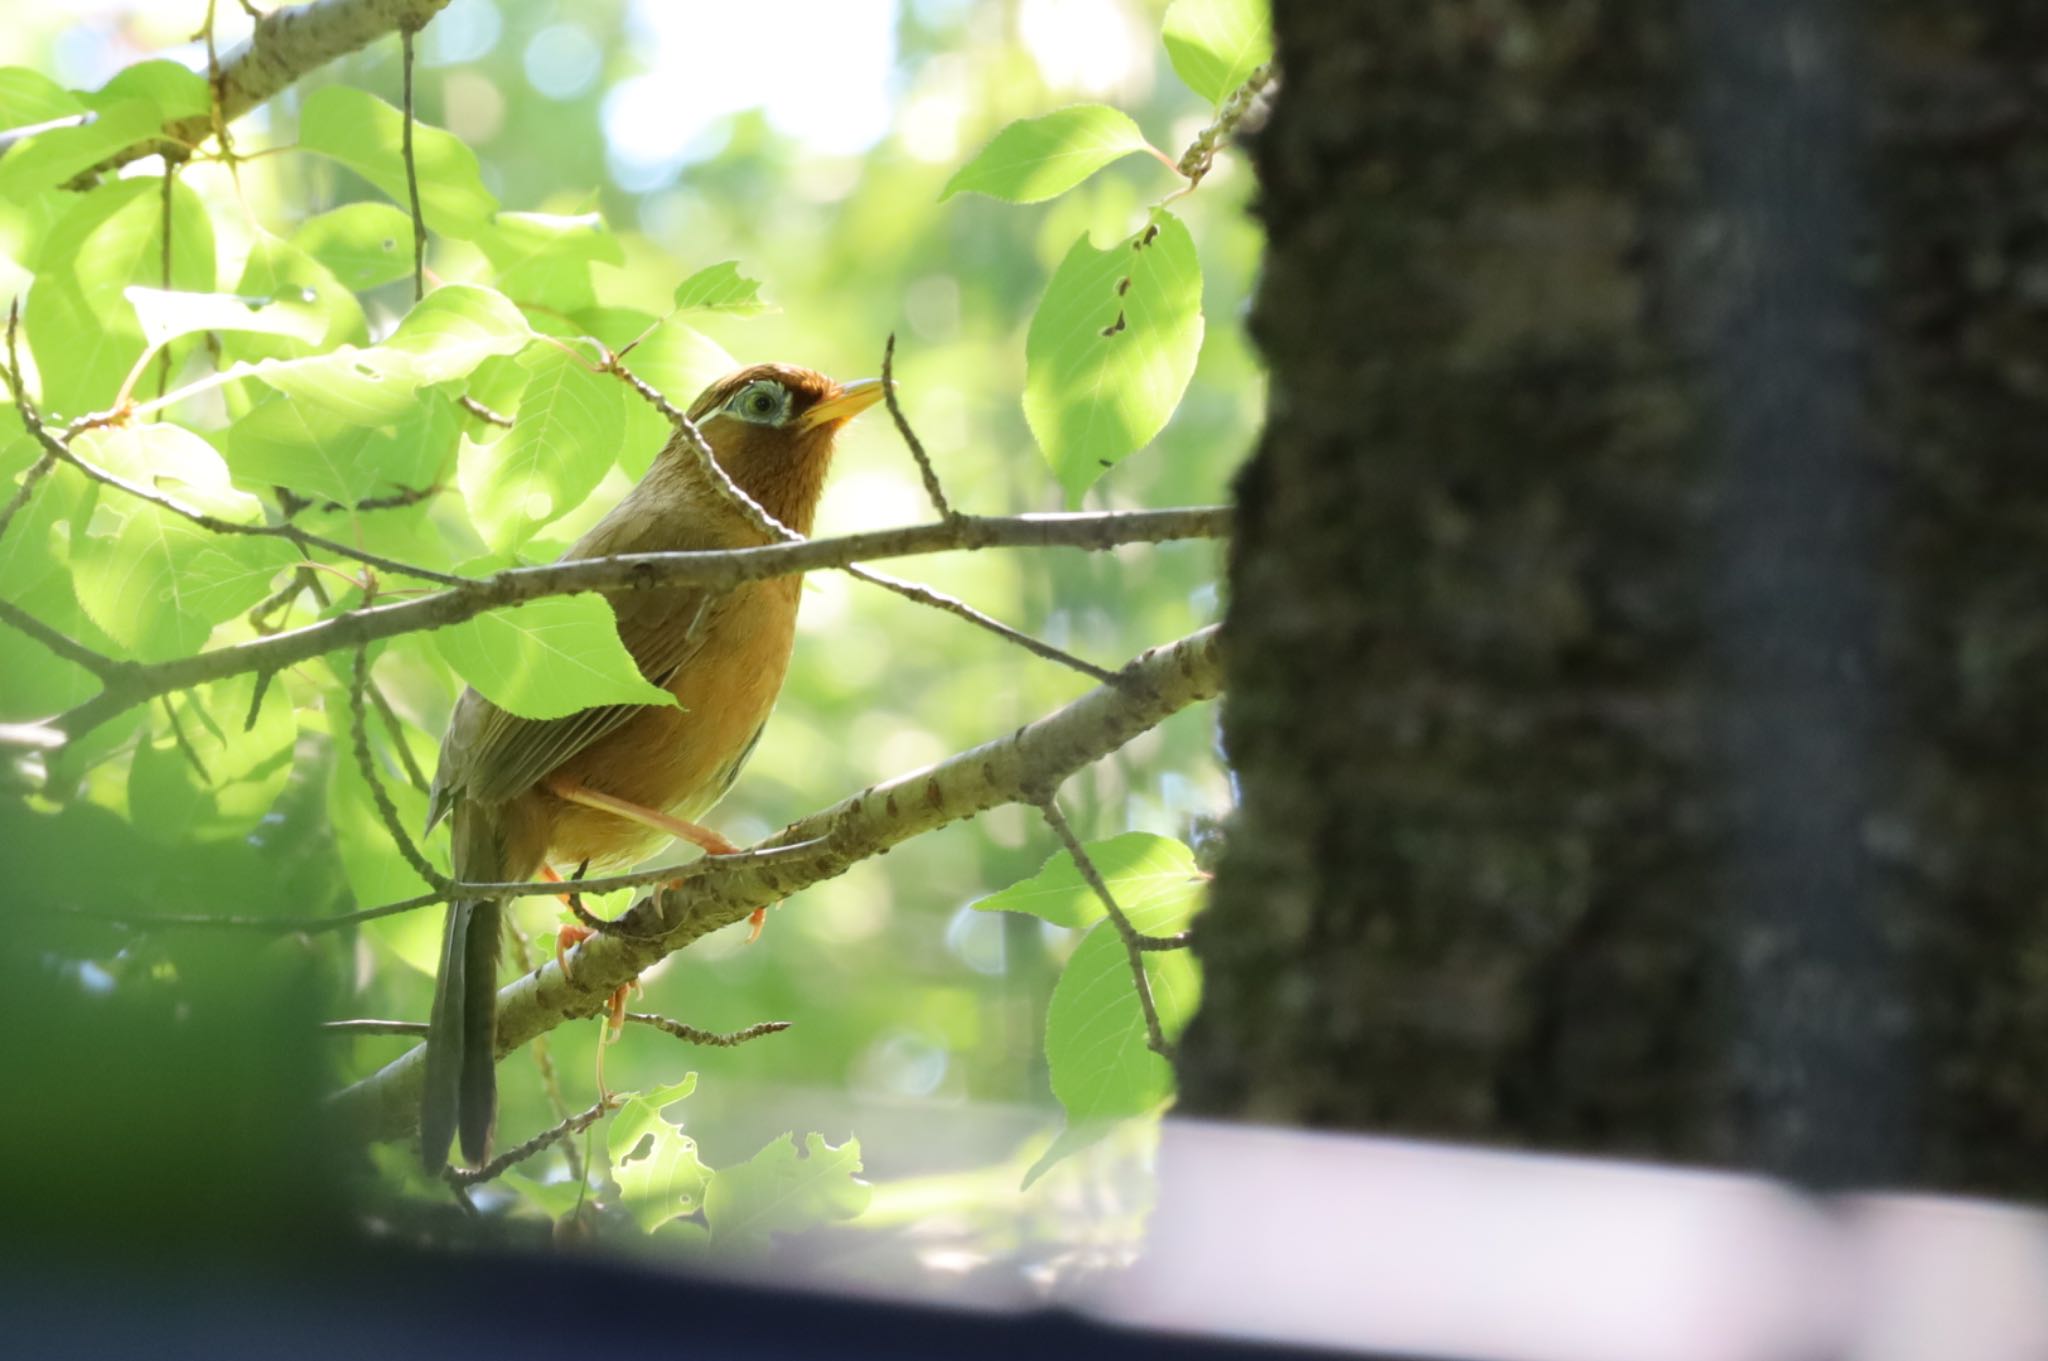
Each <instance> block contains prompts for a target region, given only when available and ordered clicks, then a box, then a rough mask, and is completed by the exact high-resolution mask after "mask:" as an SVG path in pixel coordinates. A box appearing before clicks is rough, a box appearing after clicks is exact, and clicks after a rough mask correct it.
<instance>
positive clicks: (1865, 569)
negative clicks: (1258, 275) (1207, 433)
mask: <svg viewBox="0 0 2048 1361" xmlns="http://www.w3.org/2000/svg"><path fill="white" fill-rule="evenodd" d="M1908 10H1909V7H1907V6H1904V5H1895V6H1892V7H1890V9H1889V10H1887V11H1879V10H1876V9H1866V8H1863V7H1838V6H1837V5H1835V4H1833V3H1824V2H1823V0H1801V2H1799V3H1793V4H1775V3H1774V4H1753V3H1749V2H1748V0H1735V2H1733V3H1727V2H1718V3H1717V2H1716V0H1696V2H1688V0H1652V2H1647V3H1640V4H1590V5H1574V6H1530V5H1520V4H1513V3H1510V4H1506V5H1501V4H1493V3H1486V4H1481V3H1476V0H1474V2H1471V3H1466V2H1462V0H1461V2H1458V3H1423V2H1422V0H1414V2H1412V3H1407V4H1390V5H1370V6H1366V5H1355V4H1350V3H1346V0H1291V2H1290V0H1277V3H1276V4H1275V31H1276V35H1277V38H1278V42H1279V58H1280V65H1281V68H1282V70H1283V72H1284V77H1283V79H1284V85H1283V88H1282V92H1281V94H1280V96H1279V99H1278V102H1277V105H1276V108H1275V111H1274V116H1273V118H1272V120H1271V122H1270V124H1269V126H1268V127H1267V129H1266V130H1265V132H1264V134H1263V136H1262V137H1261V139H1260V140H1259V141H1258V143H1257V145H1256V147H1255V153H1254V155H1255V161H1256V163H1257V169H1258V173H1259V177H1260V183H1261V189H1262V198H1261V208H1260V211H1261V215H1262V217H1263V218H1264V220H1265V223H1266V226H1267V228H1268V230H1269V233H1270V242H1271V244H1270V249H1269V257H1268V263H1267V268H1266V272H1265V278H1264V281H1263V284H1262V288H1261V294H1260V298H1259V301H1258V304H1257V307H1256V309H1255V312H1254V315H1253V318H1252V327H1253V331H1254V333H1255V335H1256V338H1257V339H1258V341H1259V343H1260V345H1261V346H1262V347H1263V349H1264V350H1265V353H1266V355H1267V357H1268V360H1269V362H1270V365H1271V369H1272V374H1273V396H1274V400H1273V403H1272V406H1273V416H1272V418H1271V423H1270V425H1269V428H1268V430H1267V431H1266V433H1265V436H1264V437H1263V439H1262V443H1261V446H1260V448H1259V450H1258V451H1257V453H1256V455H1255V457H1254V459H1253V460H1252V462H1251V463H1250V464H1249V465H1248V467H1247V469H1246V470H1245V472H1244V474H1243V475H1242V478H1241V480H1240V483H1239V487H1238V493H1239V499H1240V519H1239V533H1240V538H1239V542H1238V545H1237V551H1236V558H1235V560H1234V562H1233V565H1232V571H1231V607H1230V613H1229V616H1228V618H1227V620H1226V624H1225V644H1226V645H1225V661H1226V667H1227V671H1228V675H1229V686H1228V693H1229V699H1228V700H1227V702H1226V707H1225V736H1226V741H1227V743H1228V745H1229V748H1230V753H1231V756H1232V759H1233V761H1234V763H1235V765H1236V767H1237V770H1238V772H1239V776H1240V780H1241V789H1242V794H1243V805H1242V810H1241V813H1240V815H1239V817H1238V819H1237V822H1236V825H1235V827H1234V829H1233V833H1232V836H1231V839H1230V842H1229V849H1228V852H1227V854H1226V856H1225V859H1224V861H1223V864H1222V867H1221V873H1220V875H1219V878H1218V882H1217V889H1216V901H1215V906H1214V908H1213V910H1212V911H1211V912H1210V914H1209V915H1208V916H1207V917H1206V918H1205V919H1204V922H1203V926H1202V930H1201V932H1200V942H1199V948H1200V951H1201V953H1202V956H1203V958H1204V962H1205V965H1206V967H1207V970H1208V973H1207V979H1208V982H1207V989H1206V996H1205V1002H1204V1010H1203V1013H1202V1015H1201V1017H1200V1018H1199V1019H1198V1021H1197V1022H1196V1025H1195V1027H1194V1029H1193V1030H1192V1031H1191V1033H1190V1035H1189V1036H1188V1039H1187V1042H1186V1044H1185V1046H1184V1055H1185V1063H1184V1074H1183V1079H1184V1091H1185V1093H1186V1102H1187V1104H1188V1105H1189V1106H1190V1107H1192V1108H1193V1109H1195V1110H1197V1111H1201V1112H1206V1113H1212V1114H1214V1113H1227V1114H1233V1115H1242V1116H1251V1117H1255V1118H1262V1119H1277V1120H1285V1121H1290V1122H1307V1123H1311V1124H1317V1125H1331V1126H1342V1127H1349V1128H1361V1129H1373V1130H1381V1131H1401V1132H1410V1133H1424V1134H1431V1135H1438V1136H1447V1137H1454V1138H1469V1139H1480V1140H1487V1141H1496V1142H1510V1143H1516V1144H1524V1145H1535V1146H1541V1147H1552V1148H1569V1149H1580V1150H1593V1151H1601V1152H1613V1153H1628V1154H1644V1155H1652V1156H1659V1157H1668V1158H1677V1159H1681V1160H1697V1161H1708V1162H1716V1163H1729V1162H1733V1163H1740V1164H1744V1165H1751V1166H1759V1167H1764V1168H1767V1169H1770V1170H1774V1171H1778V1172H1782V1173H1785V1174H1787V1175H1790V1176H1794V1177H1797V1178H1801V1179H1804V1180H1807V1181H1810V1182H1815V1183H1841V1182H1852V1183H1859V1184H1869V1183H1873V1182H1893V1181H1898V1180H1908V1181H1914V1182H1919V1183H1923V1184H1937V1185H1944V1186H1951V1187H1959V1188H1971V1189H1979V1190H1989V1191H1995V1192H2003V1193H2010V1194H2035V1193H2038V1192H2039V1190H2040V1189H2041V1187H2042V1184H2043V1180H2044V1178H2043V1174H2042V1172H2041V1170H2040V1160H2039V1158H2038V1157H2036V1156H2034V1155H2035V1152H2036V1150H2037V1149H2038V1147H2039V1145H2040V1142H2041V1139H2042V1137H2043V1136H2044V1135H2048V1096H2044V1095H2042V1094H2041V1089H2040V1084H2039V1083H2038V1082H2037V1081H2035V1080H2034V1078H2033V1077H2032V1076H2031V1075H2034V1074H2038V1073H2040V1072H2042V1071H2044V1069H2048V1062H2044V1061H2048V1052H2044V1051H2048V1001H2044V1000H2043V999H2044V998H2048V989H2044V988H2043V986H2042V984H2043V982H2044V981H2048V980H2044V979H2043V978H2042V977H2041V975H2042V974H2043V973H2044V972H2048V964H2044V963H2043V961H2044V960H2048V913H2044V912H2043V911H2042V909H2041V904H2042V903H2043V902H2044V901H2048V855H2044V854H2043V853H2041V851H2040V850H2039V849H2038V848H2039V847H2041V846H2042V845H2043V844H2044V834H2043V832H2044V828H2048V807H2044V806H2043V804H2044V791H2048V779H2044V776H2048V744H2044V743H2043V742H2042V741H2041V740H2040V737H2041V731H2040V730H2041V728H2042V727H2043V721H2042V720H2041V719H2040V718H2039V717H2037V716H2036V714H2037V712H2038V710H2039V707H2040V700H2039V697H2040V696H2041V695H2043V694H2044V693H2048V674H2044V671H2048V630H2044V628H2043V626H2042V624H2041V623H2040V622H2039V617H2040V612H2041V607H2040V602H2041V601H2042V600H2043V599H2048V591H2044V590H2043V583H2042V582H2041V581H2040V577H2041V576H2042V573H2043V571H2044V566H2043V559H2042V555H2041V553H2040V551H2039V546H2040V526H2041V525H2042V524H2043V523H2044V520H2043V519H2042V511H2043V509H2048V507H2044V504H2043V503H2044V501H2048V473H2044V472H2043V471H2042V466H2043V465H2042V462H2041V438H2040V434H2039V432H2040V431H2041V430H2042V429H2043V428H2044V421H2043V416H2044V414H2048V413H2044V404H2048V380H2044V379H2043V377H2042V375H2043V373H2044V369H2043V366H2042V362H2041V355H2042V353H2043V349H2042V346H2041V341H2042V338H2043V337H2042V327H2043V325H2044V320H2043V319H2044V306H2043V303H2042V301H2041V299H2042V298H2043V297H2044V295H2048V288H2044V287H2043V285H2042V280H2043V279H2044V278H2048V232H2043V231H2042V230H2040V228H2039V226H2038V221H2037V219H2038V205H2039V203H2040V202H2042V201H2043V197H2044V190H2048V161H2044V160H2043V158H2042V157H2040V156H2039V154H2038V147H2039V146H2040V145H2042V144H2043V143H2042V136H2043V133H2044V132H2048V93H2044V91H2043V87H2042V86H2041V85H2040V84H2039V82H2038V81H2031V82H2030V79H2029V76H2028V72H2029V71H2030V70H2032V69H2038V67H2039V65H2040V63H2041V61H2042V59H2043V54H2044V52H2048V13H2041V12H2039V11H2040V7H2039V6H2029V5H2026V4H2023V3H2019V2H2018V0H1977V2H1976V3H1972V4H1967V5H1962V6H1951V7H1948V8H1946V9H1944V10H1943V11H1942V14H1941V16H1939V17H1938V18H1929V17H1927V16H1926V15H1925V14H1924V12H1923V13H1921V14H1918V15H1915V14H1913V13H1909V12H1908ZM1887 15H1889V16H1892V17H1886V16H1887ZM2030 146H2031V147H2033V148H2035V149H2036V150H2035V152H2034V153H2033V154H2029V150H2028V149H2029V147H2030ZM2030 213H2031V214H2033V216H2034V218H2035V219H2036V221H2035V222H2033V224H2032V225H2030V222H2029V214H2030Z"/></svg>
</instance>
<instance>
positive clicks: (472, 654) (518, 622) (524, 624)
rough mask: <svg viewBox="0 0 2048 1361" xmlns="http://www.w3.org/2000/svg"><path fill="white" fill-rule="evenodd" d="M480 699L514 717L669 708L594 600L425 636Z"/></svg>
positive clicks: (548, 605) (548, 604)
mask: <svg viewBox="0 0 2048 1361" xmlns="http://www.w3.org/2000/svg"><path fill="white" fill-rule="evenodd" d="M429 637H431V638H432V639H433V643H434V647H435V649H436V650H437V651H439V652H440V654H441V656H442V657H443V659H445V660H446V661H447V663H448V664H449V665H450V666H452V667H454V668H455V670H456V671H457V672H458V673H459V674H460V675H461V676H462V678H463V679H464V680H465V681H468V682H469V683H470V684H471V685H473V686H475V687H476V688H477V690H478V691H479V692H481V693H482V694H483V696H484V698H486V699H488V700H490V701H491V703H493V704H495V705H497V706H498V707H499V708H501V709H505V710H507V711H509V712H511V713H515V714H517V715H519V716H520V717H521V718H560V717H562V716H563V715H565V714H573V713H575V712H576V711H577V710H578V709H588V708H591V707H593V706H595V705H599V704H673V703H675V697H674V696H672V695H670V694H669V692H668V691H666V690H663V689H662V688H661V687H659V686H656V685H650V684H648V683H647V681H646V680H645V679H644V678H643V677H642V676H641V675H640V668H639V667H638V666H636V665H634V663H633V658H632V655H631V654H630V653H628V652H627V651H626V645H625V644H624V643H623V642H621V641H619V626H618V622H617V620H616V619H615V618H614V617H613V615H612V607H611V605H610V604H609V603H607V602H606V600H605V598H604V597H603V596H600V595H568V596H560V595H558V596H549V597H547V598H545V599H542V600H534V601H529V602H527V603H526V604H524V605H521V606H518V607H517V608H515V609H508V610H493V611H491V612H490V613H489V614H481V615H478V616H477V617H476V618H474V619H470V620H466V621H465V622H463V623H460V624H454V625H451V626H449V627H448V628H444V629H440V630H437V631H436V632H434V633H432V634H430V635H429Z"/></svg>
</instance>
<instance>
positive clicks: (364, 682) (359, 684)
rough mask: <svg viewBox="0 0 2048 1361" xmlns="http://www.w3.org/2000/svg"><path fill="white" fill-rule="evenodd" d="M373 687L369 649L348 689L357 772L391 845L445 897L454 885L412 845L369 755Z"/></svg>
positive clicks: (359, 657)
mask: <svg viewBox="0 0 2048 1361" xmlns="http://www.w3.org/2000/svg"><path fill="white" fill-rule="evenodd" d="M369 683H370V656H369V649H368V648H364V647H359V648H357V649H356V664H355V674H354V676H353V678H352V680H351V683H350V685H349V688H348V711H349V720H350V723H349V735H350V737H351V739H352V741H353V743H354V746H355V755H356V769H358V770H360V771H361V772H362V775H363V779H364V780H365V781H367V782H368V784H369V786H370V797H371V798H372V799H373V800H374V801H375V802H376V804H377V816H378V817H379V818H381V819H382V820H383V822H384V831H385V833H386V834H387V835H389V836H390V838H391V842H392V844H393V845H394V846H396V847H398V853H399V854H400V855H402V856H404V857H405V863H406V864H408V865H410V866H412V871H413V873H414V874H417V875H418V876H419V877H420V878H422V879H424V880H426V881H427V882H428V883H429V884H432V885H433V886H434V888H435V890H436V891H437V892H440V893H446V892H448V890H449V889H450V888H451V887H452V886H453V884H454V881H453V880H452V879H450V878H449V877H448V876H447V875H445V874H443V873H441V871H439V870H438V869H435V868H434V867H433V865H431V864H429V863H428V861H427V857H426V856H424V855H422V854H420V848H419V847H418V846H416V845H414V844H413V840H412V837H411V836H410V835H409V834H408V833H407V832H406V830H405V824H404V823H403V822H402V821H400V820H399V817H398V809H397V807H396V806H395V805H394V804H393V803H392V802H391V794H390V791H388V790H386V789H385V788H384V777H383V776H382V775H380V774H378V772H377V762H376V758H375V757H373V756H372V755H371V754H370V724H369V720H368V718H367V717H366V716H365V715H364V713H363V690H364V689H365V688H366V687H367V686H368V685H369Z"/></svg>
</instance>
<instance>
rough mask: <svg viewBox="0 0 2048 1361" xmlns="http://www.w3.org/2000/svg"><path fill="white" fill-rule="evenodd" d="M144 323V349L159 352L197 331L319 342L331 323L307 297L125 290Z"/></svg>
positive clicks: (140, 288) (136, 286)
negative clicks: (250, 333)
mask: <svg viewBox="0 0 2048 1361" xmlns="http://www.w3.org/2000/svg"><path fill="white" fill-rule="evenodd" d="M122 292H123V294H124V296H126V297H127V299H128V301H129V303H130V304H131V305H132V306H133V307H134V308H135V315H136V317H137V319H138V320H140V321H141V323H142V338H143V341H144V343H146V344H148V345H150V346H152V347H154V346H158V345H162V344H164V343H166V342H168V341H170V340H173V339H176V338H177V337H178V336H183V335H191V334H193V333H194V332H196V331H261V332H263V333H264V334H266V335H274V336H290V337H292V338H293V339H295V340H305V341H313V340H318V339H319V338H320V337H321V336H322V335H324V334H326V331H327V319H326V318H325V317H324V316H322V315H321V314H320V313H319V311H318V310H317V309H315V308H314V307H313V306H311V302H312V301H316V300H317V299H309V298H307V297H305V296H303V295H297V294H289V295H286V296H282V297H277V296H246V297H245V296H242V295H239V294H235V293H182V292H179V291H177V290H175V289H164V288H144V287H142V286H140V285H131V286H130V287H128V288H126V289H123V290H122Z"/></svg>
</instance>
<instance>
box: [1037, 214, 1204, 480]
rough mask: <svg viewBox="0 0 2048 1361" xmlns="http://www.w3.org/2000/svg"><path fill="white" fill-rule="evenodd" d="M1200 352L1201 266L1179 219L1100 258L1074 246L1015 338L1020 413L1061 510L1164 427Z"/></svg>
mask: <svg viewBox="0 0 2048 1361" xmlns="http://www.w3.org/2000/svg"><path fill="white" fill-rule="evenodd" d="M1201 348H1202V270H1201V264H1200V262H1199V261H1198V260H1197V259H1196V258H1195V243H1194V239H1193V238H1192V237H1190V236H1189V235H1188V229H1187V228H1186V227H1184V226H1183V225H1181V223H1180V220H1179V219H1178V218H1176V217H1174V216H1173V215H1172V214H1171V213H1167V212H1160V213H1157V214H1156V215H1155V219H1154V221H1153V223H1152V224H1151V225H1150V226H1147V227H1145V228H1144V229H1143V230H1141V231H1140V232H1138V233H1137V234H1136V235H1134V236H1131V237H1129V238H1127V239H1125V240H1124V241H1122V242H1120V243H1119V244H1117V245H1115V246H1112V247H1110V248H1109V249H1108V250H1097V249H1096V248H1095V247H1094V245H1093V244H1091V243H1090V242H1089V240H1088V238H1087V237H1086V236H1083V237H1082V238H1081V239H1080V240H1078V241H1076V242H1075V243H1074V246H1073V249H1071V250H1069V251H1068V252H1067V258H1066V259H1064V260H1062V261H1061V262H1060V266H1059V268H1058V269H1057V270H1056V271H1054V273H1053V277H1052V282H1051V283H1050V284H1048V285H1047V286H1046V290H1045V300H1044V301H1043V302H1041V303H1040V304H1039V305H1038V311H1037V313H1036V315H1034V316H1033V317H1032V318H1031V330H1030V333H1029V334H1028V335H1027V336H1026V338H1025V341H1024V360H1025V377H1024V415H1025V418H1026V419H1027V420H1028V421H1029V422H1030V423H1031V433H1032V434H1033V435H1035V436H1037V438H1038V446H1039V448H1040V449H1042V450H1043V451H1044V452H1045V456H1046V460H1047V461H1048V462H1050V463H1051V464H1052V468H1053V471H1054V473H1056V474H1057V475H1058V477H1059V480H1060V485H1061V486H1063V487H1065V488H1066V491H1067V500H1068V502H1069V503H1070V504H1071V503H1077V502H1079V500H1080V499H1081V493H1082V492H1084V491H1086V490H1087V489H1088V488H1089V487H1090V486H1091V485H1093V484H1094V482H1095V480H1096V479H1097V478H1099V477H1101V476H1102V474H1103V472H1104V471H1106V470H1107V469H1108V468H1110V467H1111V466H1113V465H1114V464H1116V463H1117V462H1118V461H1119V460H1121V459H1123V458H1124V457H1125V456H1126V455H1128V454H1130V453H1131V452H1132V451H1133V450H1135V449H1138V448H1140V447H1141V446H1143V445H1144V444H1146V443H1147V442H1149V441H1150V440H1151V439H1152V437H1153V436H1155V435H1157V434H1158V433H1159V431H1160V429H1161V428H1162V427H1164V426H1165V424H1166V422H1167V419H1168V418H1169V417H1171V416H1172V415H1173V411H1174V408H1175V407H1177V406H1179V405H1180V399H1181V394H1182V393H1183V392H1185V391H1186V390H1187V385H1188V380H1189V379H1190V378H1192V377H1193V376H1194V372H1195V359H1196V356H1197V355H1198V354H1199V353H1200V351H1201Z"/></svg>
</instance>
